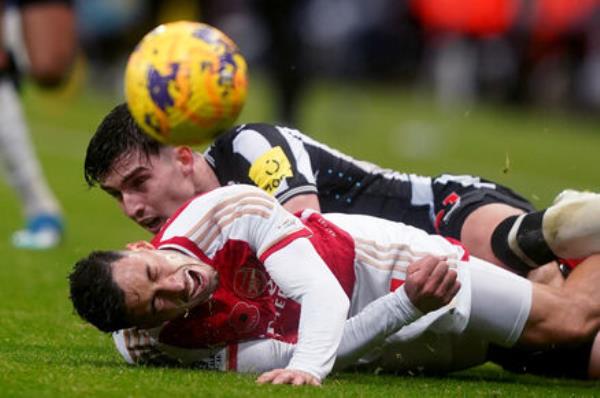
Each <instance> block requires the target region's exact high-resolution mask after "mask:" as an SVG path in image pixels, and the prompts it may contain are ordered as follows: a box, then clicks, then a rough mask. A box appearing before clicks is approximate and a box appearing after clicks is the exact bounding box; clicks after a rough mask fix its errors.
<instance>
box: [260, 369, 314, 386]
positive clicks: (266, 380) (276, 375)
mask: <svg viewBox="0 0 600 398" xmlns="http://www.w3.org/2000/svg"><path fill="white" fill-rule="evenodd" d="M256 382H257V383H258V384H292V385H295V386H300V385H305V384H307V385H312V386H320V385H321V383H320V382H319V380H318V379H317V378H316V377H314V376H313V375H311V374H309V373H306V372H303V371H301V370H295V369H275V370H271V371H270V372H265V373H263V374H262V375H260V376H259V377H258V378H257V379H256Z"/></svg>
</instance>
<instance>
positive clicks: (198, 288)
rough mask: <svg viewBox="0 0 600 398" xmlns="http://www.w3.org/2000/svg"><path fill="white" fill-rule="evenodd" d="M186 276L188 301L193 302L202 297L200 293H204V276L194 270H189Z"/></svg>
mask: <svg viewBox="0 0 600 398" xmlns="http://www.w3.org/2000/svg"><path fill="white" fill-rule="evenodd" d="M186 274H187V276H188V278H189V279H188V281H189V283H188V289H187V291H188V301H192V300H195V299H196V298H198V296H199V295H200V293H201V292H202V286H203V282H204V280H203V279H202V275H200V274H199V273H198V272H195V271H192V270H187V271H186Z"/></svg>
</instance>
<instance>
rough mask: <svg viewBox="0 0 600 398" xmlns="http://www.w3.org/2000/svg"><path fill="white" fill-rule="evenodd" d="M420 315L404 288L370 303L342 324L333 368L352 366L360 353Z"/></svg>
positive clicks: (362, 353) (382, 341) (359, 356)
mask: <svg viewBox="0 0 600 398" xmlns="http://www.w3.org/2000/svg"><path fill="white" fill-rule="evenodd" d="M421 315H422V313H421V311H419V309H418V308H416V307H415V306H414V305H413V304H412V303H411V301H410V299H409V298H408V296H407V295H406V292H405V290H404V287H400V288H399V289H396V291H395V292H392V293H389V294H387V295H385V296H383V297H380V298H379V299H377V300H375V301H373V302H372V303H370V304H369V305H367V306H366V307H365V308H363V310H362V311H360V312H359V313H358V314H356V315H355V316H353V317H352V318H350V319H348V320H347V321H346V323H345V326H344V334H343V336H342V341H341V342H340V345H339V348H338V354H337V360H336V363H335V367H336V368H337V369H342V368H344V367H346V366H348V365H351V364H353V363H355V362H356V360H358V359H359V358H361V357H362V356H363V355H364V354H366V353H368V352H370V351H371V350H373V349H374V348H376V347H378V346H381V345H382V344H384V342H385V338H386V337H387V336H389V335H391V334H394V333H396V332H397V331H398V330H399V329H401V328H402V327H403V326H405V325H408V324H409V323H411V322H413V321H414V320H416V319H418V318H419V317H420V316H421Z"/></svg>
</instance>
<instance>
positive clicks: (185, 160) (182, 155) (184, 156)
mask: <svg viewBox="0 0 600 398" xmlns="http://www.w3.org/2000/svg"><path fill="white" fill-rule="evenodd" d="M173 150H174V154H175V161H176V162H177V164H178V165H179V167H181V170H182V171H183V174H184V175H186V176H187V175H190V174H192V173H193V172H194V151H193V150H192V148H190V147H189V146H177V147H175V148H174V149H173Z"/></svg>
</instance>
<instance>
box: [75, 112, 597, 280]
mask: <svg viewBox="0 0 600 398" xmlns="http://www.w3.org/2000/svg"><path fill="white" fill-rule="evenodd" d="M85 177H86V180H87V182H88V183H89V184H90V185H94V184H96V183H98V184H99V185H100V186H101V187H102V188H103V189H104V190H105V191H106V192H108V193H109V194H110V195H112V196H114V197H115V198H116V199H117V200H118V201H119V204H120V206H121V208H122V209H123V212H124V213H125V214H126V215H127V216H128V217H130V218H131V219H132V220H134V221H135V222H137V223H138V224H139V225H141V226H142V227H144V228H146V229H147V230H149V231H151V232H153V233H157V232H158V231H159V229H160V228H161V226H162V225H163V224H164V223H165V221H166V220H167V218H169V217H170V216H171V215H172V214H173V212H174V211H175V210H176V209H177V208H179V207H180V206H181V205H182V204H183V203H184V202H186V201H187V200H189V199H191V198H192V197H194V196H195V195H197V194H200V193H203V192H207V191H209V190H212V189H214V188H217V187H219V186H226V185H229V184H231V183H244V184H252V185H256V186H258V187H260V188H262V189H264V190H265V191H266V192H268V193H269V194H271V195H273V196H274V197H275V198H276V199H277V200H278V201H279V202H280V203H282V204H283V205H284V206H285V207H286V208H287V209H288V210H290V211H292V212H295V211H298V210H301V209H305V208H312V209H315V210H320V211H322V212H325V213H330V212H340V213H357V214H368V215H372V216H377V217H381V218H386V219H389V220H393V221H401V222H403V223H405V224H408V225H412V226H415V227H418V228H421V229H423V230H425V231H427V232H428V233H440V234H442V235H444V236H448V237H452V238H454V239H458V240H460V241H461V242H462V243H463V244H464V245H465V246H466V248H467V249H468V250H469V251H470V252H471V253H472V254H473V255H475V256H477V257H479V258H482V259H484V260H487V261H489V262H492V263H495V264H498V265H504V266H507V267H509V268H510V269H512V270H514V271H516V272H518V273H520V274H523V275H525V274H527V272H528V271H529V270H531V269H532V268H533V267H537V266H539V265H544V264H546V263H548V262H550V261H553V260H557V259H558V258H563V259H569V258H582V257H586V256H588V255H589V254H591V253H595V252H598V251H599V249H600V218H598V217H589V216H588V215H589V214H597V213H598V212H600V195H595V194H584V195H581V194H577V193H571V194H570V195H563V197H561V199H562V200H561V201H558V202H557V203H556V204H555V205H553V206H551V207H550V208H548V209H547V210H545V211H540V212H535V211H534V209H533V206H532V205H531V204H530V203H529V202H527V201H526V200H525V199H523V198H522V197H520V196H518V195H517V194H515V193H514V192H512V191H511V190H509V189H507V188H505V187H502V186H500V185H498V184H495V183H492V182H490V181H486V180H484V179H482V178H479V177H474V176H466V175H463V176H452V175H442V176H440V177H436V178H432V177H424V176H417V175H413V174H403V173H399V172H395V171H392V170H383V169H381V168H379V167H377V166H375V165H373V164H370V163H367V162H363V161H357V160H354V159H353V158H351V157H350V156H347V155H344V154H342V153H340V152H338V151H336V150H334V149H331V148H329V147H327V146H326V145H324V144H321V143H319V142H317V141H315V140H313V139H311V138H309V137H307V136H305V135H303V134H301V133H300V132H299V131H297V130H292V129H289V128H285V127H279V126H272V125H267V124H251V125H243V126H239V127H236V128H233V129H232V130H230V131H228V132H225V133H224V134H223V135H221V136H220V137H219V138H218V139H217V140H216V141H215V142H214V143H213V145H212V146H211V147H209V148H208V149H207V151H206V152H205V153H204V154H200V153H197V152H194V151H192V150H191V149H190V148H189V147H185V146H180V147H169V146H164V145H161V144H160V143H158V142H157V141H154V140H153V139H151V138H149V137H148V136H147V135H146V134H144V133H142V131H141V130H140V128H139V127H138V126H137V125H136V124H135V122H134V120H133V119H132V117H131V115H130V113H129V111H128V110H127V106H126V105H125V104H122V105H119V106H117V107H115V108H114V109H113V110H112V111H111V112H110V113H109V114H108V115H107V116H106V117H105V118H104V120H103V121H102V123H101V124H100V126H99V127H98V129H97V131H96V133H95V135H94V137H93V138H92V139H91V141H90V143H89V146H88V148H87V154H86V159H85ZM553 271H555V269H553Z"/></svg>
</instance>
